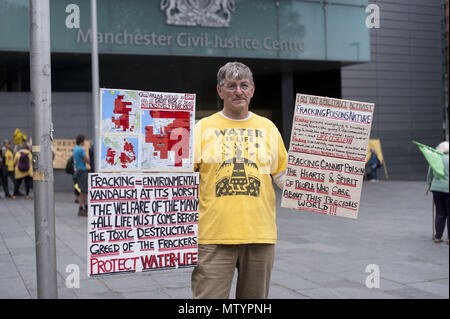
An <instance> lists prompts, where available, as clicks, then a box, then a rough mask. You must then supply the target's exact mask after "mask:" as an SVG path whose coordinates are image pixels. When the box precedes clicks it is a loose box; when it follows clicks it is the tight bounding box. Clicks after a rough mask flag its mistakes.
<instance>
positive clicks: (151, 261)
mask: <svg viewBox="0 0 450 319" xmlns="http://www.w3.org/2000/svg"><path fill="white" fill-rule="evenodd" d="M88 182H89V194H88V232H87V236H88V238H87V243H88V245H87V246H88V247H87V251H88V256H87V257H88V258H87V272H88V276H97V275H105V274H119V273H125V272H145V271H155V270H168V269H178V268H185V267H193V266H196V264H197V236H198V183H199V175H198V173H146V174H142V173H91V174H89V181H88Z"/></svg>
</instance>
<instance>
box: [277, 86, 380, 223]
mask: <svg viewBox="0 0 450 319" xmlns="http://www.w3.org/2000/svg"><path fill="white" fill-rule="evenodd" d="M373 109H374V104H372V103H362V102H356V101H349V100H341V99H334V98H328V97H320V96H312V95H304V94H297V96H296V103H295V113H294V118H293V126H292V134H291V143H290V147H289V157H288V164H287V175H286V183H285V185H284V188H283V197H282V200H281V206H282V207H287V208H294V209H299V210H306V211H311V212H316V213H321V214H328V215H335V216H341V217H348V218H357V216H358V210H359V201H360V196H361V187H362V181H363V177H364V167H365V159H366V154H367V146H368V141H369V137H370V129H371V125H372V120H373Z"/></svg>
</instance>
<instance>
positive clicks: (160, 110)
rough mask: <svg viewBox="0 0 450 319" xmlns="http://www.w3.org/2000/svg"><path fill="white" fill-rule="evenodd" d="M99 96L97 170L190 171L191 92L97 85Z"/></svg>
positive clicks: (191, 159)
mask: <svg viewBox="0 0 450 319" xmlns="http://www.w3.org/2000/svg"><path fill="white" fill-rule="evenodd" d="M100 96H101V103H100V104H101V123H100V135H101V136H100V143H99V144H100V145H99V146H98V147H99V153H100V165H99V170H100V171H103V172H107V171H111V172H114V171H193V150H192V146H193V131H194V130H193V128H194V124H195V94H186V93H163V92H148V91H134V90H120V89H101V90H100Z"/></svg>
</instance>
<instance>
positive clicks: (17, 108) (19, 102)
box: [0, 92, 93, 193]
mask: <svg viewBox="0 0 450 319" xmlns="http://www.w3.org/2000/svg"><path fill="white" fill-rule="evenodd" d="M0 101H1V103H0V139H1V140H3V139H4V138H8V139H12V137H13V134H14V131H15V129H16V128H19V129H21V130H23V131H25V132H26V133H27V134H28V136H31V135H32V133H33V119H32V109H31V102H30V101H31V100H30V93H29V92H0ZM91 105H92V102H91V94H90V93H72V92H70V93H66V92H57V93H53V94H52V118H53V125H54V130H55V131H54V135H53V137H54V138H56V139H75V137H76V136H77V135H78V134H80V133H81V134H84V135H85V136H86V138H87V139H91V140H92V139H93V124H92V109H91V108H92V106H91ZM54 176H55V184H54V187H55V190H58V191H70V190H72V185H73V183H72V181H71V177H70V176H69V175H67V174H66V173H65V172H64V171H63V170H55V171H54ZM2 193H3V191H2Z"/></svg>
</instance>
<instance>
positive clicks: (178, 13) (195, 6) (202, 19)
mask: <svg viewBox="0 0 450 319" xmlns="http://www.w3.org/2000/svg"><path fill="white" fill-rule="evenodd" d="M235 7H236V6H235V2H234V0H161V10H162V11H164V12H165V14H166V23H167V24H171V25H184V26H202V27H213V28H227V27H228V26H229V24H230V20H231V13H232V12H234V10H235Z"/></svg>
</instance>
